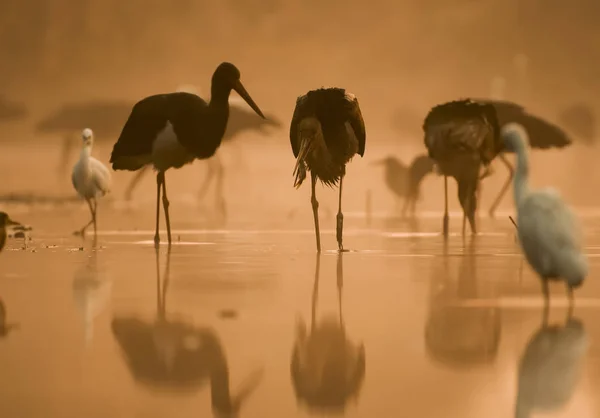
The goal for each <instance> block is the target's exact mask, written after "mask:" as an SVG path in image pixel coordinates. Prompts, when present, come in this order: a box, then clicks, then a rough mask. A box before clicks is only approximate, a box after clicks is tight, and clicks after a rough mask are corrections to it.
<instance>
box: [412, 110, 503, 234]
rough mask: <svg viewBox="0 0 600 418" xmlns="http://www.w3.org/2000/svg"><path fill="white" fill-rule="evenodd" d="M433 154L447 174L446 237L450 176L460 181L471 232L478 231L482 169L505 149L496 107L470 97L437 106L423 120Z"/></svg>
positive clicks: (463, 207) (461, 203)
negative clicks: (479, 189)
mask: <svg viewBox="0 0 600 418" xmlns="http://www.w3.org/2000/svg"><path fill="white" fill-rule="evenodd" d="M423 131H424V132H425V146H426V147H427V150H428V151H429V157H430V158H432V159H433V160H434V161H435V162H436V165H437V168H438V172H439V173H440V174H442V175H443V176H444V202H445V206H444V222H443V230H444V236H448V176H452V177H454V178H455V179H456V182H457V183H458V199H459V201H460V205H461V207H462V209H463V212H464V215H465V216H464V217H463V234H464V233H465V225H466V219H468V220H469V225H470V226H471V232H472V233H476V232H477V229H476V226H475V212H476V209H477V188H478V185H479V180H480V176H479V173H480V170H481V167H482V166H483V167H484V168H485V169H488V168H489V165H490V163H491V162H492V160H493V159H494V158H496V156H497V155H498V153H500V152H501V151H502V147H503V144H502V141H501V140H500V128H499V125H498V118H497V115H496V109H495V108H494V107H493V106H492V105H490V104H486V103H478V102H475V101H472V100H470V99H464V100H456V101H452V102H448V103H443V104H440V105H437V106H435V107H434V108H433V109H431V110H430V111H429V113H428V114H427V116H426V118H425V121H424V123H423Z"/></svg>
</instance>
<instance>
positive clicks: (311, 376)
mask: <svg viewBox="0 0 600 418" xmlns="http://www.w3.org/2000/svg"><path fill="white" fill-rule="evenodd" d="M337 257H338V259H337V286H338V310H339V317H336V316H333V317H331V316H329V317H325V318H323V319H322V320H321V321H319V323H318V324H317V322H316V311H317V298H318V293H319V273H320V261H321V258H320V255H319V254H317V263H316V271H315V282H314V290H313V297H312V315H311V327H310V330H309V331H308V334H307V330H306V324H305V322H304V321H303V320H300V321H299V322H298V326H297V331H296V343H295V345H294V349H293V352H292V361H291V375H292V384H293V386H294V390H295V392H296V397H297V399H298V400H299V401H302V402H304V403H305V404H306V405H307V406H308V407H309V408H310V409H316V410H327V411H334V412H343V411H344V409H345V407H346V405H347V403H348V401H349V400H350V399H357V398H358V395H359V392H360V388H361V386H362V382H363V380H364V376H365V347H364V345H363V344H362V343H360V344H358V345H355V344H353V343H352V342H351V341H350V340H349V339H347V336H346V330H345V325H344V320H343V316H342V285H343V269H342V257H343V255H342V253H338V255H337Z"/></svg>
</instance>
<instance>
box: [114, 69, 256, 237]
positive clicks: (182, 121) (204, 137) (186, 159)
mask: <svg viewBox="0 0 600 418" xmlns="http://www.w3.org/2000/svg"><path fill="white" fill-rule="evenodd" d="M231 90H235V91H236V92H237V93H238V94H239V95H240V96H241V97H243V98H244V100H246V102H247V103H248V104H249V105H250V107H252V109H254V111H255V112H256V113H257V114H258V115H259V116H261V117H262V118H264V115H263V114H262V112H261V111H260V109H259V108H258V106H257V105H256V103H254V101H253V100H252V98H251V97H250V95H249V94H248V92H247V91H246V89H245V88H244V86H243V85H242V83H241V81H240V71H239V70H238V69H237V68H236V67H235V66H234V65H233V64H231V63H228V62H224V63H221V64H220V65H219V66H218V67H217V69H216V70H215V72H214V73H213V76H212V85H211V98H210V102H209V103H207V102H206V101H204V100H203V99H201V98H200V97H198V96H196V95H195V94H190V93H184V92H179V93H168V94H157V95H154V96H149V97H146V98H145V99H142V100H140V101H139V102H138V103H136V105H135V106H134V107H133V110H132V111H131V115H130V116H129V119H127V122H126V123H125V126H124V127H123V131H122V132H121V135H120V136H119V139H118V141H117V142H116V143H115V146H114V148H113V151H112V155H111V157H110V162H111V163H112V167H113V169H114V170H128V171H137V170H139V169H141V168H143V167H144V166H145V165H147V164H152V165H153V166H154V168H155V169H156V170H157V172H158V174H157V176H156V184H157V190H156V234H155V235H154V243H155V245H156V247H158V244H159V242H160V238H159V235H158V224H159V222H158V221H159V211H160V195H161V186H162V195H163V197H162V199H163V208H164V212H165V220H166V224H167V236H168V242H169V245H171V223H170V221H169V200H168V198H167V186H166V182H165V171H167V170H168V169H169V168H181V167H183V166H184V165H185V164H190V163H191V162H192V161H194V160H195V159H207V158H210V157H212V156H213V155H214V154H215V152H216V151H217V148H219V146H220V145H221V140H222V138H223V135H224V133H225V129H226V127H227V120H228V119H229V101H228V100H229V94H230V93H231Z"/></svg>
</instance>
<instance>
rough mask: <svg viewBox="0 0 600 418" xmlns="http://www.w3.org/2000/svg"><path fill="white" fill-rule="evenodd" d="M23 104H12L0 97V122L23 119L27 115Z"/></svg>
mask: <svg viewBox="0 0 600 418" xmlns="http://www.w3.org/2000/svg"><path fill="white" fill-rule="evenodd" d="M28 113H29V112H28V111H27V108H26V107H25V105H24V104H23V103H18V102H13V101H10V100H8V99H5V98H4V97H3V96H0V121H1V122H8V121H14V120H19V119H23V118H25V117H26V116H27V115H28Z"/></svg>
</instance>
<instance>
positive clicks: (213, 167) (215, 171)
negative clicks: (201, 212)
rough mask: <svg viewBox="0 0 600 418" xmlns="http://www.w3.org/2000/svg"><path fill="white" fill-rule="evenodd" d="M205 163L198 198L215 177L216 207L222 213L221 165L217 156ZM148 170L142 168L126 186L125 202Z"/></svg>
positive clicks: (223, 208)
mask: <svg viewBox="0 0 600 418" xmlns="http://www.w3.org/2000/svg"><path fill="white" fill-rule="evenodd" d="M206 163H207V164H208V173H207V174H206V177H205V178H204V182H203V183H202V185H201V186H200V190H199V191H198V198H199V199H201V198H203V197H204V195H205V194H206V192H207V191H208V187H209V186H210V183H211V181H212V179H213V178H214V177H215V176H216V182H217V185H216V188H215V191H216V194H217V197H216V198H217V205H218V207H219V210H220V211H221V212H223V213H224V212H225V198H224V197H223V177H224V169H223V164H222V162H221V159H220V158H219V157H218V154H217V155H214V156H213V157H212V158H209V159H208V160H206ZM148 169H149V166H144V167H142V168H141V169H140V170H139V171H138V172H137V173H136V174H135V176H134V177H133V179H132V180H131V182H130V183H129V186H127V190H126V191H125V200H131V197H132V194H133V190H134V189H135V188H136V187H137V185H138V183H139V182H140V180H141V179H142V177H143V176H144V174H145V173H146V171H148Z"/></svg>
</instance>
